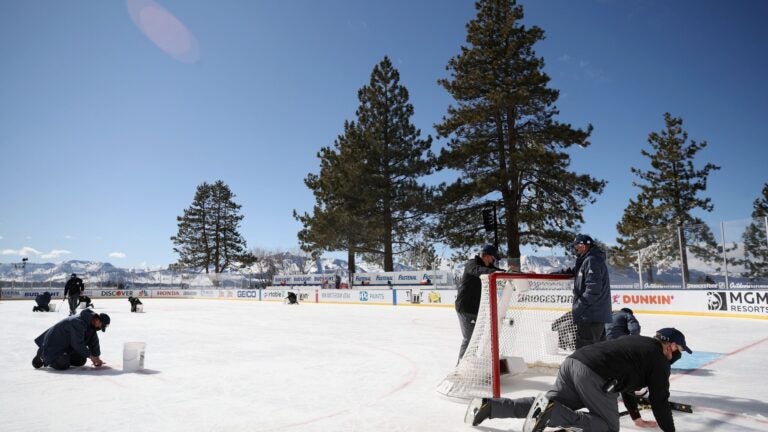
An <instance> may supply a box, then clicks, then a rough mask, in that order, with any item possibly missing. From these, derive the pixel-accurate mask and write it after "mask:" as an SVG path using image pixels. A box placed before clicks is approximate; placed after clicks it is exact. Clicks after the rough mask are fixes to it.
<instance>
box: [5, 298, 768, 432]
mask: <svg viewBox="0 0 768 432" xmlns="http://www.w3.org/2000/svg"><path fill="white" fill-rule="evenodd" d="M94 303H95V305H96V306H97V308H96V311H97V312H107V313H108V314H110V316H111V317H112V325H111V326H110V327H109V329H108V330H107V332H106V333H99V335H100V338H101V345H102V358H103V359H104V360H105V361H106V362H107V364H108V365H109V366H110V367H109V368H101V369H97V368H93V367H91V366H85V367H82V368H75V369H71V370H69V371H66V372H58V371H55V370H51V369H50V368H43V369H39V370H35V369H33V368H32V366H31V360H32V357H33V355H34V353H35V350H36V346H35V345H34V342H33V339H34V338H35V337H36V336H37V335H39V334H40V333H41V332H43V331H44V330H45V329H46V328H48V327H49V326H51V325H53V324H54V323H55V322H56V321H58V320H60V319H62V318H64V316H65V314H66V312H63V311H62V312H54V313H32V312H31V309H32V306H33V302H32V301H1V302H0V329H1V331H2V337H1V338H0V431H3V432H8V431H25V432H27V431H109V432H118V431H164V432H170V431H387V432H393V431H441V432H451V431H465V432H466V431H471V430H473V428H472V427H470V426H467V425H465V424H463V417H464V411H465V407H466V405H465V403H459V402H456V401H453V400H448V399H446V398H444V397H442V396H440V395H439V394H438V393H437V392H436V391H435V386H436V385H437V384H438V383H439V382H440V380H441V379H442V378H443V377H444V376H445V374H446V373H447V372H448V371H449V370H451V368H452V367H453V365H454V364H455V361H456V355H457V352H458V347H459V342H460V337H459V327H458V322H457V319H456V314H455V312H454V311H453V309H452V308H432V307H402V306H399V307H391V306H354V305H325V304H319V305H318V304H310V303H305V304H302V305H299V306H288V305H284V304H281V303H269V302H251V301H235V300H173V299H146V300H145V301H144V303H145V311H146V312H145V313H143V314H132V313H130V312H129V311H130V305H129V303H128V302H127V301H126V300H125V299H120V300H118V299H114V300H111V299H109V300H107V299H96V300H94ZM638 318H639V319H640V321H641V324H642V325H643V334H650V333H652V331H653V330H655V329H657V328H659V327H666V326H675V327H677V328H679V329H681V330H683V331H684V332H685V334H686V335H687V338H688V343H689V345H690V346H691V347H692V348H693V349H694V350H700V351H708V352H717V353H723V354H727V355H725V356H723V357H721V358H720V359H719V360H717V361H714V362H712V363H710V364H709V365H704V366H703V367H702V368H701V369H699V370H697V371H694V372H692V373H687V374H675V375H673V377H672V396H673V399H675V400H678V401H681V402H688V403H691V404H693V405H694V410H695V414H682V413H675V423H676V425H677V430H678V431H713V430H717V431H765V430H768V402H766V401H768V385H767V384H766V377H767V376H768V374H766V366H767V362H766V358H768V321H766V320H748V319H722V318H715V319H712V318H710V319H707V318H701V317H687V316H674V315H646V314H639V315H638ZM130 341H142V342H146V344H147V351H146V362H145V368H146V369H145V370H144V371H143V372H141V373H123V372H122V348H123V343H125V342H130ZM89 364H90V362H89ZM552 382H554V376H553V375H550V374H542V373H533V372H529V373H527V374H526V375H524V376H522V377H517V378H515V379H512V380H511V381H507V382H505V385H504V387H503V391H504V393H505V396H510V397H518V396H532V395H535V394H537V393H538V392H539V391H544V390H546V389H548V387H549V385H550V384H551V383H552ZM622 408H623V406H622ZM643 416H644V417H645V418H652V414H651V413H650V411H644V412H643ZM621 424H622V430H630V431H631V430H649V429H639V428H635V427H634V425H633V424H632V423H631V421H630V419H629V418H628V417H623V418H622V423H621ZM521 426H522V421H521V420H517V419H494V420H489V421H486V422H484V423H483V424H482V425H481V427H478V428H474V429H477V430H484V431H496V430H520V428H521ZM651 430H652V429H651ZM656 430H658V429H656Z"/></svg>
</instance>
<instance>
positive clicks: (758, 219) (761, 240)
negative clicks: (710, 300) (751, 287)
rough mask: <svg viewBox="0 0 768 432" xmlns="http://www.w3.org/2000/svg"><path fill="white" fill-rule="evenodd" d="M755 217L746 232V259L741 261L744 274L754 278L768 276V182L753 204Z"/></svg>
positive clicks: (744, 237) (744, 236) (753, 215)
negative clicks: (767, 223) (767, 222)
mask: <svg viewBox="0 0 768 432" xmlns="http://www.w3.org/2000/svg"><path fill="white" fill-rule="evenodd" d="M752 218H753V219H754V220H753V222H752V223H751V224H749V226H747V229H746V231H745V232H744V235H743V239H744V259H743V260H742V261H741V262H740V264H743V265H744V267H745V269H746V271H745V272H744V273H743V274H742V275H743V276H745V277H749V278H753V279H766V278H768V235H766V234H767V233H766V232H767V231H768V225H766V221H768V183H766V184H765V185H763V191H762V196H761V197H759V198H758V199H756V200H755V202H754V204H753V211H752Z"/></svg>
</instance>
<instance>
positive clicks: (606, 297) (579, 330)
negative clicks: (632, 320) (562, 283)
mask: <svg viewBox="0 0 768 432" xmlns="http://www.w3.org/2000/svg"><path fill="white" fill-rule="evenodd" d="M571 246H572V247H573V248H574V250H575V252H576V264H575V265H574V267H573V268H574V272H575V273H574V276H575V279H574V281H573V322H574V323H575V324H576V349H579V348H581V347H583V346H587V345H590V344H593V343H595V342H600V341H603V340H605V324H606V323H610V322H612V321H613V317H612V315H611V282H610V280H609V278H608V266H606V264H605V252H603V251H602V250H600V248H599V247H597V245H595V242H594V240H592V237H590V236H588V235H584V234H579V235H577V236H576V239H575V240H574V241H573V243H571Z"/></svg>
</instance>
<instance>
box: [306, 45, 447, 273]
mask: <svg viewBox="0 0 768 432" xmlns="http://www.w3.org/2000/svg"><path fill="white" fill-rule="evenodd" d="M399 81H400V74H399V72H398V71H397V70H396V69H395V68H394V67H393V66H392V63H391V61H390V60H389V58H387V57H384V59H383V60H382V61H381V62H380V63H379V64H378V65H376V66H375V67H374V69H373V72H372V73H371V78H370V82H369V84H368V85H367V86H364V87H362V88H361V89H360V90H359V91H358V99H359V100H360V105H359V107H358V109H357V112H356V114H357V118H358V119H357V122H346V123H345V128H344V129H345V131H344V134H343V135H342V136H340V137H339V138H338V139H337V140H336V142H335V144H334V148H328V147H326V148H323V149H322V150H321V151H320V152H319V153H318V158H319V159H320V161H321V164H320V165H321V166H320V173H319V174H310V175H308V176H307V178H306V180H305V184H306V185H307V187H309V188H310V189H312V191H313V193H314V194H315V201H316V204H315V206H314V208H313V214H312V215H309V214H307V213H305V214H303V215H298V214H297V213H296V212H294V217H296V218H297V220H299V221H300V222H302V224H303V225H304V228H303V229H302V230H301V231H300V232H299V240H300V242H301V244H302V248H304V249H305V250H312V249H314V250H343V249H347V250H348V254H349V262H350V263H351V264H350V273H353V272H354V254H355V253H364V254H373V255H376V256H380V257H381V261H382V263H383V266H384V270H385V271H392V270H393V267H394V260H393V256H394V255H396V254H398V253H401V252H402V251H403V250H404V249H407V247H408V244H409V242H410V239H411V238H412V237H413V236H414V235H415V234H416V233H418V232H419V231H420V230H421V229H422V228H423V221H424V219H425V218H426V216H427V215H426V212H427V211H428V204H429V202H430V189H429V188H427V187H426V186H424V185H422V184H419V183H418V178H419V177H422V176H425V175H427V174H429V173H430V172H431V166H432V165H431V163H432V162H431V161H432V159H433V156H432V154H431V152H430V151H429V148H430V146H431V138H429V137H428V138H427V139H420V138H419V136H420V134H421V132H420V131H419V130H418V129H416V128H415V127H414V126H413V125H412V124H411V122H410V118H411V116H412V115H413V106H412V105H411V104H410V103H409V102H408V91H407V89H406V88H405V87H404V86H402V85H400V83H399Z"/></svg>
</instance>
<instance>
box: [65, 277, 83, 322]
mask: <svg viewBox="0 0 768 432" xmlns="http://www.w3.org/2000/svg"><path fill="white" fill-rule="evenodd" d="M84 290H85V286H84V285H83V280H82V279H80V278H79V277H77V275H76V274H74V273H72V276H70V277H69V280H68V281H67V284H66V285H64V297H67V298H68V301H69V315H70V316H72V315H74V314H75V310H76V309H77V305H79V304H80V293H82V292H83V291H84Z"/></svg>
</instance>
